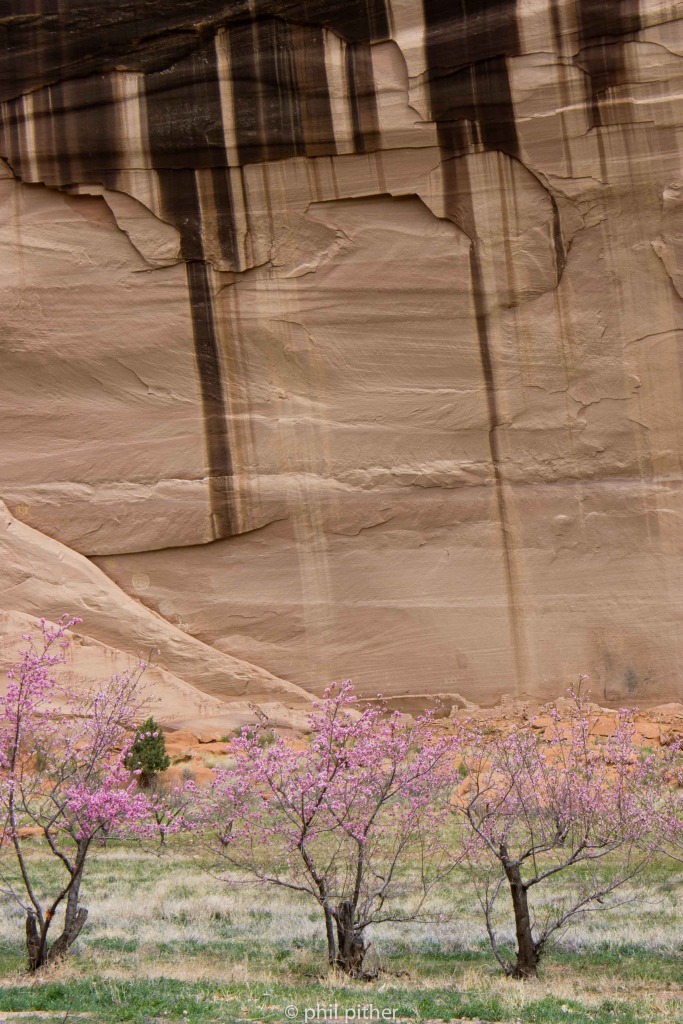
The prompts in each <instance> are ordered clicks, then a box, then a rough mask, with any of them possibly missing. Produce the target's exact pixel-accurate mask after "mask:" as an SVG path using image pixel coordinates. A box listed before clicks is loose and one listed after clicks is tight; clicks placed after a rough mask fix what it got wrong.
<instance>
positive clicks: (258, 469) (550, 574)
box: [0, 0, 683, 716]
mask: <svg viewBox="0 0 683 1024" xmlns="http://www.w3.org/2000/svg"><path fill="white" fill-rule="evenodd" d="M0 27H1V28H2V40H3V46H2V48H1V50H0V101H1V102H0V155H1V156H2V157H3V159H4V161H5V164H4V167H5V170H4V171H3V175H4V176H3V177H2V179H1V180H0V246H1V247H2V248H1V259H0V300H1V305H0V308H1V309H2V317H3V335H2V338H3V340H2V344H1V351H0V359H1V361H2V367H1V369H2V372H1V374H0V392H1V401H0V410H1V416H2V437H3V444H2V456H1V460H0V496H2V497H3V498H4V500H5V501H6V503H7V505H8V506H9V508H10V510H11V512H12V514H13V516H14V522H15V525H16V527H17V529H15V534H19V533H20V531H19V529H18V527H20V526H22V523H21V522H17V521H23V524H25V525H26V528H28V527H30V528H31V531H30V537H29V534H24V535H22V536H23V539H24V541H26V546H25V548H24V549H23V550H22V548H21V543H20V541H21V538H20V541H18V542H17V544H18V545H19V546H14V547H13V555H12V564H11V567H10V568H8V566H7V564H4V565H3V564H0V575H2V574H4V576H5V586H4V588H3V593H2V596H1V598H0V604H1V606H2V607H3V608H4V609H6V610H8V611H18V612H22V613H29V612H35V611H43V610H45V611H46V613H48V614H49V613H51V610H52V609H53V608H54V606H55V604H56V603H59V602H58V601H56V598H60V599H62V598H63V597H65V596H68V595H71V594H77V593H78V590H79V586H80V581H82V580H83V575H82V574H83V573H84V572H85V569H84V565H85V564H89V566H90V569H91V570H92V572H93V574H96V577H95V576H93V578H92V579H91V580H90V582H91V583H93V581H94V580H95V579H96V586H97V587H100V588H102V587H103V586H104V584H103V583H102V580H104V579H105V577H109V580H108V581H106V582H107V583H108V586H109V587H110V588H111V589H110V590H109V591H107V594H108V597H107V600H110V601H111V603H110V604H107V605H106V607H107V608H112V609H113V608H114V607H115V606H116V605H117V602H118V603H119V604H120V607H121V608H125V609H126V615H130V616H132V618H131V619H130V620H128V619H125V621H124V620H122V621H121V622H120V623H119V626H117V629H114V630H113V633H116V637H114V636H113V635H109V633H110V632H111V630H110V627H107V626H106V624H105V619H104V618H103V617H102V616H106V614H109V613H108V612H106V611H102V609H101V608H100V611H102V615H101V616H100V617H99V618H98V619H97V622H96V623H93V622H91V623H90V624H89V622H88V616H87V615H86V616H85V620H86V621H85V622H84V624H83V627H82V628H83V629H84V630H86V631H88V630H91V631H92V636H93V637H94V639H96V640H100V641H101V642H102V643H106V644H110V645H111V644H113V646H115V647H116V646H117V645H119V644H123V640H122V639H121V638H122V636H123V634H124V632H125V624H126V622H128V621H133V619H134V618H135V616H134V615H133V612H132V608H133V605H135V606H136V614H137V615H139V616H142V617H143V618H144V616H148V618H146V619H145V623H146V625H145V629H144V630H143V632H144V633H145V636H147V635H148V634H147V632H146V631H147V630H148V629H149V628H152V627H153V626H154V625H155V624H156V626H158V629H159V631H160V637H159V639H158V645H159V646H160V647H161V648H162V655H161V659H160V665H161V667H163V668H164V669H166V670H168V671H169V672H171V673H175V674H176V675H178V677H179V678H180V679H182V680H184V681H186V682H191V683H193V684H194V685H198V686H200V687H201V688H203V689H208V690H210V692H212V693H213V694H215V695H216V696H223V697H234V696H236V695H238V694H239V693H240V682H239V679H240V678H242V679H243V678H244V676H242V677H240V676H239V672H243V673H244V672H247V674H249V673H251V675H252V676H253V678H257V677H258V678H259V679H261V680H263V679H268V680H271V681H272V680H273V679H274V678H275V679H276V683H277V685H276V684H275V683H271V682H269V683H268V686H266V687H265V689H264V690H263V693H261V692H260V691H258V687H256V689H254V688H253V687H252V690H251V691H250V692H251V693H254V694H256V693H257V691H258V696H259V697H261V698H262V699H271V700H280V699H284V700H285V702H287V700H288V699H290V698H291V700H292V701H294V702H297V701H299V700H300V699H301V691H300V690H297V688H296V687H295V686H291V684H298V685H299V686H301V687H304V688H305V689H306V690H308V691H312V692H319V691H320V689H321V688H322V687H323V686H324V685H325V684H326V683H327V682H328V681H329V680H330V679H332V678H335V677H346V676H351V677H352V678H353V679H354V681H355V682H356V684H357V686H358V687H359V688H360V689H361V690H362V691H363V692H365V693H368V694H374V693H375V692H376V691H377V690H380V691H382V692H383V693H385V694H387V695H392V696H400V695H401V694H412V695H415V694H428V693H430V692H434V693H437V692H438V693H446V694H448V693H454V692H457V693H458V694H461V695H463V696H464V697H465V698H466V699H467V700H474V701H477V702H483V703H486V702H494V701H495V700H496V699H497V698H498V697H499V696H500V695H501V694H502V693H504V692H506V693H510V694H513V695H516V696H518V697H519V696H521V695H523V694H529V695H531V696H533V697H538V698H541V697H544V698H547V697H549V696H553V695H555V694H557V693H558V692H561V691H562V690H563V689H564V687H565V686H566V685H567V683H568V682H571V681H572V680H573V679H575V678H576V676H577V675H578V673H579V672H588V673H590V675H591V677H592V685H593V690H594V694H595V696H596V698H597V699H599V700H601V701H608V702H609V701H616V700H619V701H621V702H630V703H636V704H641V705H647V704H648V703H650V704H651V703H658V702H662V701H665V700H672V699H676V698H677V697H679V696H680V694H681V689H682V686H681V679H682V674H683V637H682V635H681V630H680V622H681V617H682V615H683V587H682V586H681V583H682V582H683V579H682V569H683V563H682V557H683V532H682V530H681V523H682V517H683V493H682V489H681V477H682V467H681V450H682V442H683V378H682V351H681V345H682V343H683V298H682V297H683V160H682V157H683V152H682V151H681V150H682V141H683V100H682V99H681V97H682V96H683V9H682V8H681V5H680V4H679V3H674V2H671V0H640V2H638V0H619V2H615V0H460V2H458V3H452V2H449V0H315V3H312V2H310V0H233V2H230V3H228V2H226V0H59V2H57V0H30V2H28V3H27V0H21V2H20V0H8V2H7V3H6V4H5V5H4V7H3V10H2V12H1V13H0ZM38 534H42V535H43V540H44V544H45V545H46V547H48V548H49V545H50V544H54V543H57V542H59V545H60V548H62V549H64V546H66V548H70V549H72V551H71V557H69V558H66V557H65V558H64V568H63V572H64V579H63V584H64V586H63V589H62V591H61V592H59V591H58V590H55V584H54V579H53V581H52V582H48V581H47V580H46V577H45V573H44V571H43V570H44V565H43V563H42V562H41V556H40V555H39V554H38V551H39V550H40V549H41V543H39V541H38V539H37V538H38ZM54 550H55V549H53V548H50V551H52V552H54ZM76 553H78V555H82V556H84V558H83V559H81V560H80V561H79V560H78V556H77V555H76ZM88 560H89V563H88ZM93 563H94V564H93ZM72 571H73V572H75V573H76V575H75V576H72V575H70V574H71V573H72ZM79 573H80V574H81V575H79ZM86 575H87V574H86ZM93 585H95V584H94V583H93ZM83 600H84V602H85V603H86V604H87V599H86V598H83ZM105 604H106V602H105ZM47 605H49V609H48V608H47V607H46V606H47ZM58 610H60V611H61V610H74V611H78V610H79V609H78V608H73V606H72V605H69V604H68V602H65V603H64V608H63V609H62V608H60V609H58ZM111 614H114V613H113V611H112V612H111ZM124 618H125V617H124ZM163 619H165V620H166V623H164V622H163ZM98 631H99V635H98ZM105 634H106V635H105ZM171 634H172V635H173V636H174V637H175V638H176V642H177V644H181V645H182V644H185V647H184V648H183V650H186V651H187V660H186V661H185V662H184V667H183V668H182V669H181V667H180V666H179V663H178V660H177V658H176V660H175V661H173V658H172V657H171V654H170V653H169V651H166V650H165V648H164V637H166V636H167V635H168V636H170V635H171ZM133 635H134V636H135V635H137V634H133ZM179 635H184V639H183V640H182V641H181V640H180V639H178V637H179ZM193 645H194V647H193ZM122 649H126V648H125V645H124V646H123V648H122ZM192 651H195V652H196V659H197V660H196V661H193V657H194V656H193V654H192ZM207 652H209V653H208V654H207ZM207 658H208V659H209V660H208V661H207ZM211 658H216V659H219V660H221V659H222V660H221V665H222V666H223V672H224V674H222V675H220V674H219V676H220V680H221V681H220V682H219V683H217V682H216V678H218V677H215V678H213V681H210V680H209V681H207V675H206V672H207V668H206V667H207V665H208V664H209V662H210V659H211ZM164 659H166V660H164ZM230 666H232V667H230ZM245 666H246V668H245ZM233 672H236V673H237V675H234V676H233V675H231V673H233ZM259 685H260V684H259ZM288 685H290V686H291V689H288ZM279 687H281V689H278V688H279ZM287 695H289V696H287ZM191 713H192V709H189V710H188V716H189V715H190V714H191Z"/></svg>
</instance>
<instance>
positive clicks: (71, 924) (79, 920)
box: [47, 850, 88, 963]
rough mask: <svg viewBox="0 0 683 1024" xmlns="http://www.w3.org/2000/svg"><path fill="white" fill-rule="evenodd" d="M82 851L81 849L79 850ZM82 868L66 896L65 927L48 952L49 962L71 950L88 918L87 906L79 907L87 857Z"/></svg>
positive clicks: (82, 863)
mask: <svg viewBox="0 0 683 1024" xmlns="http://www.w3.org/2000/svg"><path fill="white" fill-rule="evenodd" d="M79 853H80V850H79ZM79 861H80V862H81V866H80V868H78V870H77V872H76V874H75V875H74V880H73V882H72V884H71V888H70V889H69V894H68V896H67V898H66V912H65V914H64V928H63V930H62V934H61V935H60V936H59V937H58V938H56V939H55V941H54V942H53V943H52V945H51V946H50V950H49V952H48V954H47V960H48V963H54V961H55V960H61V959H62V958H63V957H65V956H66V954H67V953H68V952H69V949H70V948H71V946H73V944H74V942H75V941H76V939H77V938H78V936H79V935H80V934H81V931H82V930H83V925H84V924H85V922H86V920H87V918H88V911H87V910H86V909H85V907H79V905H78V900H79V897H80V893H81V882H82V881H83V867H84V862H85V857H83V860H82V861H81V858H79Z"/></svg>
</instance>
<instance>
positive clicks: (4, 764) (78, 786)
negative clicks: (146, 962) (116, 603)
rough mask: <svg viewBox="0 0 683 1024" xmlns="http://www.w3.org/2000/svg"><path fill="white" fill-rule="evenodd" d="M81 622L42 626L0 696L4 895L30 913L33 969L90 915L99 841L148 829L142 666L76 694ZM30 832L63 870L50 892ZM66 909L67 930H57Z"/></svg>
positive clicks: (0, 880)
mask: <svg viewBox="0 0 683 1024" xmlns="http://www.w3.org/2000/svg"><path fill="white" fill-rule="evenodd" d="M78 621H79V620H78V619H68V618H66V617H63V618H62V619H61V620H60V621H59V623H58V624H57V625H56V626H53V625H50V624H49V623H47V622H46V621H45V620H42V621H41V623H40V634H39V636H38V637H37V638H36V637H33V636H31V635H26V636H24V637H23V639H24V640H25V641H26V644H27V646H26V648H25V650H24V651H23V652H22V654H21V660H20V661H19V663H18V664H17V666H16V667H15V668H14V669H13V670H12V671H10V672H9V673H8V676H9V682H8V687H7V693H6V695H5V696H4V697H3V698H0V814H1V815H2V818H1V821H0V828H1V830H2V834H1V846H0V889H1V891H3V892H4V893H5V895H6V896H8V897H10V898H11V899H12V900H13V901H15V902H16V903H17V904H18V905H19V906H20V907H21V908H22V910H23V911H24V914H25V921H26V947H27V952H28V962H29V969H30V970H32V971H35V970H38V969H39V968H40V967H43V966H44V965H45V964H47V963H49V962H51V961H54V960H56V959H58V958H60V957H63V956H64V955H65V954H66V953H67V952H68V950H69V948H70V946H71V945H72V944H73V943H74V941H75V940H76V939H77V937H78V935H79V934H80V932H81V930H82V928H83V925H84V924H85V921H86V918H87V916H88V911H87V910H86V909H85V907H82V906H81V905H80V895H81V884H82V881H83V876H84V871H85V868H86V862H87V858H88V855H89V853H90V851H91V849H92V846H93V842H94V841H96V840H97V839H98V838H100V839H101V838H103V837H106V836H125V835H135V834H138V833H141V832H143V831H144V829H145V827H146V823H147V819H148V802H147V798H146V797H145V795H144V794H142V793H140V792H139V789H138V787H137V785H136V784H135V781H134V780H132V779H131V775H130V773H129V772H128V771H127V770H126V768H125V765H124V758H125V754H126V750H127V747H128V746H129V739H128V737H129V731H130V730H131V729H132V728H133V726H134V723H135V720H136V719H137V718H138V717H139V712H140V709H141V705H142V700H143V698H142V694H141V687H140V679H141V675H142V673H143V671H144V668H145V665H144V663H143V662H140V664H139V665H138V666H137V668H136V669H135V671H133V672H130V673H124V674H121V675H116V676H113V677H112V678H111V679H110V680H108V681H107V682H105V683H103V684H101V685H100V686H99V687H98V688H97V689H96V690H93V691H89V690H87V689H85V688H84V689H83V690H80V691H78V692H74V691H71V690H69V689H68V688H66V687H65V686H63V685H61V684H60V683H59V681H58V678H57V674H58V673H57V670H58V668H59V666H60V665H62V664H63V663H64V662H65V660H66V649H67V648H68V646H69V640H68V637H67V630H68V629H69V628H70V627H71V626H73V625H75V624H76V623H77V622H78ZM26 830H28V831H29V832H31V833H32V834H37V835H39V836H40V837H42V838H43V840H44V842H45V844H46V846H47V849H48V850H49V852H50V853H51V854H52V856H53V857H54V859H55V862H56V864H57V865H58V867H59V868H60V869H61V878H60V879H59V881H58V882H56V883H55V884H54V887H53V888H50V886H49V885H48V883H45V882H44V881H42V880H41V876H40V873H39V872H38V871H36V866H37V865H36V862H35V859H34V858H31V857H30V856H29V855H27V850H26V846H25V844H24V841H23V838H22V837H23V836H24V835H25V834H26ZM62 908H63V910H64V913H63V920H62V929H61V932H60V934H59V935H58V936H57V937H56V938H55V939H54V941H52V942H50V941H49V938H50V935H49V933H50V929H51V926H52V925H53V924H54V922H55V920H56V918H57V917H58V914H59V912H60V911H61V909H62Z"/></svg>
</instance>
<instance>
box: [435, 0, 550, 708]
mask: <svg viewBox="0 0 683 1024" xmlns="http://www.w3.org/2000/svg"><path fill="white" fill-rule="evenodd" d="M423 5H424V15H425V40H426V57H427V68H428V77H429V84H430V100H431V110H432V118H433V120H435V121H436V123H437V126H438V138H439V147H440V149H441V153H442V161H443V162H442V168H443V176H444V178H443V180H444V208H445V212H446V216H447V217H449V218H450V219H452V220H453V221H454V222H456V223H457V222H458V221H461V220H462V215H463V211H462V210H460V211H458V210H456V209H455V208H454V207H453V203H452V200H451V197H453V196H458V195H461V196H462V194H463V193H464V194H466V195H469V196H470V203H469V207H470V208H469V211H468V212H467V214H466V218H465V219H466V220H467V221H468V223H469V224H471V225H473V226H474V234H473V236H471V248H470V268H471V281H472V291H473V302H474V311H475V318H476V328H477V340H478V345H479V356H480V360H481V367H482V374H483V377H484V387H485V391H486V409H487V417H488V438H489V451H490V457H491V464H492V467H493V475H494V486H495V494H496V507H497V512H498V520H499V525H500V532H501V547H502V555H503V573H504V578H505V587H506V598H507V608H508V619H509V624H510V640H511V644H512V653H513V659H514V667H515V677H516V683H517V689H518V691H521V690H523V689H524V688H525V684H526V681H527V679H528V671H527V646H528V645H527V641H526V629H525V622H524V615H523V609H522V604H521V598H522V593H521V588H520V573H519V568H518V565H517V558H516V549H515V545H514V538H513V537H512V523H511V514H510V508H509V506H508V499H507V495H506V490H505V481H504V477H503V471H502V464H503V453H502V451H501V446H500V438H499V429H500V426H501V416H500V410H499V407H498V396H497V387H496V379H495V369H494V362H493V355H492V351H491V323H490V314H489V312H488V309H487V300H486V296H487V284H486V281H485V279H484V269H483V265H482V257H481V254H480V252H479V249H478V243H477V238H476V210H475V203H474V199H473V183H472V182H469V181H468V182H467V183H466V184H467V187H466V188H463V187H462V184H461V183H459V182H456V180H455V178H456V175H457V174H458V170H457V165H458V164H462V163H463V161H458V160H455V159H454V157H457V156H463V155H465V154H466V153H467V152H468V151H470V152H471V151H472V149H474V150H475V151H481V150H482V149H484V150H500V151H502V152H505V153H507V154H508V155H510V156H512V157H514V158H517V157H518V152H519V146H518V140H517V131H516V125H515V117H514V108H513V103H512V95H511V89H510V80H509V76H508V69H507V56H513V55H514V54H516V53H518V52H519V50H520V41H519V36H518V31H517V20H516V18H517V11H516V0H462V2H461V3H459V4H457V5H456V9H455V11H453V10H452V8H450V6H448V5H444V4H443V2H442V0H423ZM558 259H559V254H558Z"/></svg>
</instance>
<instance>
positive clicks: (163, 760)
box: [125, 715, 171, 789]
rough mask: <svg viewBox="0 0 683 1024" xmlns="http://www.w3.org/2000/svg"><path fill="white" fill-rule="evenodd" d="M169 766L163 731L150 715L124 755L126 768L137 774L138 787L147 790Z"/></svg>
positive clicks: (169, 760)
mask: <svg viewBox="0 0 683 1024" xmlns="http://www.w3.org/2000/svg"><path fill="white" fill-rule="evenodd" d="M170 764H171V759H170V757H169V756H168V754H167V753H166V738H165V736H164V733H163V730H162V728H161V726H160V725H159V724H158V723H157V722H156V721H155V720H154V718H153V717H152V716H151V715H150V716H149V718H148V719H146V720H145V721H144V722H143V723H142V725H141V726H140V727H139V728H138V730H137V733H136V735H135V740H134V742H133V745H132V747H131V748H130V750H129V751H128V754H127V755H126V760H125V765H126V768H127V769H128V770H129V771H131V772H138V773H139V774H138V778H139V780H140V786H141V787H142V788H143V789H149V788H150V787H151V786H152V784H153V783H154V780H155V779H156V777H157V775H158V774H159V772H165V771H166V769H167V768H168V767H169V765H170Z"/></svg>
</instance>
